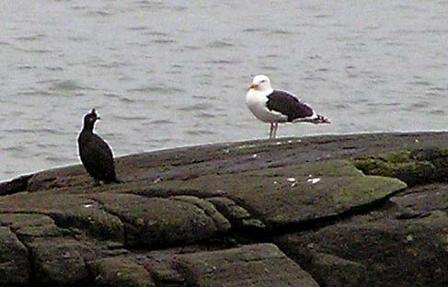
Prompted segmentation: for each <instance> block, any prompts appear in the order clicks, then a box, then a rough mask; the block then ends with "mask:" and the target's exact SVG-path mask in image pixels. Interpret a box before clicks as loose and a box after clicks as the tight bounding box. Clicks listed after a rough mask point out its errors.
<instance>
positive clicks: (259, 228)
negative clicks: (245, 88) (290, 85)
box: [0, 133, 448, 286]
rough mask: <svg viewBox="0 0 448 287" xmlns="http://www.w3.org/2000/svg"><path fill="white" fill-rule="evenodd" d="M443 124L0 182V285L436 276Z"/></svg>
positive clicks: (389, 280) (442, 259) (441, 230)
mask: <svg viewBox="0 0 448 287" xmlns="http://www.w3.org/2000/svg"><path fill="white" fill-rule="evenodd" d="M446 143H448V134H445V133H420V134H373V135H350V136H327V137H313V138H304V139H296V138H286V139H281V140H278V141H254V142H242V143H230V144H218V145H208V146H200V147H191V148H181V149H174V150H166V151H161V152H153V153H145V154H139V155H132V156H127V157H122V158H119V159H117V164H116V165H117V173H118V176H119V178H120V179H121V180H123V181H124V183H123V184H112V185H103V186H94V185H93V181H92V180H91V179H90V178H89V176H88V175H87V174H86V173H85V172H84V170H83V169H82V167H80V166H73V167H66V168H58V169H55V170H48V171H43V172H39V173H37V174H33V175H27V176H24V177H21V178H19V179H17V180H13V181H10V182H5V183H2V184H0V195H2V196H0V286H77V285H81V284H83V285H85V286H446V285H447V283H448V279H447V275H446V272H445V271H446V270H447V268H448V261H447V259H446V258H448V256H447V255H448V254H447V250H448V248H447V242H448V241H447V240H446V231H447V230H448V217H447V214H446V210H447V207H448V201H447V200H446V199H448V185H446V184H445V183H444V181H445V178H446V174H447V172H448V171H447V169H446V168H445V167H448V156H447V155H448V152H447V150H448V149H447V146H445V144H446Z"/></svg>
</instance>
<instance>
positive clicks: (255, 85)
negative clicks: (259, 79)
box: [248, 84, 258, 90]
mask: <svg viewBox="0 0 448 287" xmlns="http://www.w3.org/2000/svg"><path fill="white" fill-rule="evenodd" d="M257 87H258V85H257V84H251V85H250V86H249V89H248V90H252V89H256V88H257Z"/></svg>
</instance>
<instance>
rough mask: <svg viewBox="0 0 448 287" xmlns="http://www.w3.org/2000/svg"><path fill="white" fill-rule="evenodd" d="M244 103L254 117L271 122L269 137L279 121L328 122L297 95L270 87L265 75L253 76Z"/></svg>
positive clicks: (271, 137) (271, 136) (274, 133)
mask: <svg viewBox="0 0 448 287" xmlns="http://www.w3.org/2000/svg"><path fill="white" fill-rule="evenodd" d="M246 104H247V106H248V108H249V110H250V111H251V112H252V113H253V114H254V116H255V117H257V118H258V119H259V120H260V121H262V122H265V123H270V124H271V129H270V133H269V138H270V139H274V138H275V137H276V135H277V129H278V124H279V123H286V122H290V123H297V122H306V123H313V124H329V123H330V120H329V119H328V118H326V117H324V116H322V115H319V114H317V113H316V112H315V111H314V110H313V109H312V108H311V107H310V106H309V105H307V104H305V103H303V102H301V101H300V100H299V99H298V98H297V96H295V95H293V94H291V93H290V92H287V91H282V90H274V89H272V87H271V81H270V80H269V78H268V77H267V76H265V75H258V76H255V77H254V79H253V81H252V84H251V85H250V86H249V90H248V91H247V94H246Z"/></svg>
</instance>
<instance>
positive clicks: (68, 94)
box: [0, 0, 448, 180]
mask: <svg viewBox="0 0 448 287" xmlns="http://www.w3.org/2000/svg"><path fill="white" fill-rule="evenodd" d="M361 2H362V3H360V1H353V0H351V1H316V0H313V1H236V0H235V1H150V0H146V1H145V0H138V1H132V0H122V1H106V0H90V1H50V0H41V1H29V0H14V1H1V2H0V19H1V31H2V33H0V62H1V65H0V91H1V93H0V180H3V179H8V178H11V177H14V176H17V175H19V174H23V173H27V172H31V171H35V170H39V169H44V168H49V167H54V166H60V165H66V164H73V163H77V162H78V156H77V146H76V137H77V134H78V132H79V130H80V128H81V118H82V116H83V115H84V114H85V113H86V112H88V110H89V109H91V108H92V107H96V108H97V109H98V112H99V114H100V115H101V117H102V118H103V120H102V121H101V122H100V123H99V124H98V125H97V132H98V133H99V134H101V135H102V136H103V137H104V138H105V139H106V140H107V141H108V142H109V143H110V144H111V145H112V147H113V149H114V152H115V154H116V155H124V154H129V153H136V152H142V151H149V150H156V149H162V148H169V147H176V146H185V145H193V144H202V143H212V142H223V141H235V140H246V139H254V138H266V137H267V135H268V126H267V125H266V124H261V123H260V122H258V121H257V120H255V118H254V117H253V116H252V115H251V114H250V113H249V112H248V110H247V108H246V106H245V102H244V96H245V91H246V87H247V86H248V84H249V83H250V81H251V78H252V77H253V76H254V75H256V74H260V73H264V74H267V75H269V76H270V78H271V80H272V82H273V85H274V87H278V88H283V89H288V90H290V91H293V92H295V93H297V94H298V95H299V96H300V97H301V98H302V99H303V100H305V101H306V102H308V103H309V104H311V105H312V106H313V107H314V108H315V109H316V110H318V111H319V112H320V113H322V114H324V115H326V116H328V117H330V118H331V119H332V121H333V124H332V125H325V126H314V125H289V126H282V127H281V128H280V129H279V135H280V136H303V135H312V134H329V133H331V134H334V133H354V132H374V131H416V130H444V129H446V125H447V123H448V120H447V110H448V98H447V97H448V44H447V43H448V17H447V15H448V1H426V0H421V1H418V0H409V1H390V0H380V1H361Z"/></svg>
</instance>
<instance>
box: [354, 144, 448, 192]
mask: <svg viewBox="0 0 448 287" xmlns="http://www.w3.org/2000/svg"><path fill="white" fill-rule="evenodd" d="M355 165H356V167H357V168H359V169H360V170H362V171H363V172H364V173H365V174H369V175H381V176H388V177H396V178H399V179H401V180H403V181H404V182H406V183H407V184H409V185H410V186H414V185H417V184H424V183H431V182H435V181H446V180H447V178H448V149H440V148H423V149H417V150H402V151H399V152H392V153H386V154H381V155H378V156H369V157H361V158H358V159H356V160H355Z"/></svg>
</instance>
